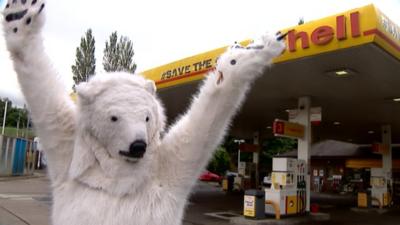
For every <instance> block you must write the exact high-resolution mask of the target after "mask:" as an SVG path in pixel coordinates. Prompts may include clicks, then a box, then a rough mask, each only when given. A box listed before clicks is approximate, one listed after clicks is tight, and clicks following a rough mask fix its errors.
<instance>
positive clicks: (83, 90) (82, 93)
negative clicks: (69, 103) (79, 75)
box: [76, 82, 92, 102]
mask: <svg viewBox="0 0 400 225" xmlns="http://www.w3.org/2000/svg"><path fill="white" fill-rule="evenodd" d="M76 93H77V94H78V97H79V99H80V100H82V101H83V102H91V101H92V98H91V97H90V88H89V84H88V83H87V82H81V83H80V84H78V85H77V86H76Z"/></svg>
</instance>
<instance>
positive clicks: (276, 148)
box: [262, 137, 297, 158]
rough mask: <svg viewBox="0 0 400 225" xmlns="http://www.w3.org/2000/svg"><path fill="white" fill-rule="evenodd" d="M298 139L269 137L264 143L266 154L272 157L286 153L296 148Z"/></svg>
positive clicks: (263, 147)
mask: <svg viewBox="0 0 400 225" xmlns="http://www.w3.org/2000/svg"><path fill="white" fill-rule="evenodd" d="M296 146H297V141H296V140H295V139H290V138H284V137H274V138H269V139H267V140H266V141H264V142H263V144H262V149H263V152H265V154H266V155H267V156H268V157H270V158H272V157H274V156H276V155H278V154H282V153H285V152H287V151H291V150H294V149H296Z"/></svg>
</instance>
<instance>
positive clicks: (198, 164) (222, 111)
mask: <svg viewBox="0 0 400 225" xmlns="http://www.w3.org/2000/svg"><path fill="white" fill-rule="evenodd" d="M279 37H280V36H275V35H265V36H263V37H262V38H261V39H260V40H259V41H258V42H256V43H253V44H251V45H250V46H248V47H242V46H240V45H234V46H232V47H230V48H229V49H228V50H227V52H225V53H224V54H223V55H222V56H221V57H220V58H219V60H218V62H217V67H216V70H215V71H214V72H213V73H210V74H209V75H208V76H207V78H206V79H205V81H204V83H203V85H202V87H201V88H200V91H199V93H198V94H197V96H196V97H195V98H194V99H193V101H192V104H191V106H190V108H189V110H188V111H187V113H186V114H184V115H183V116H182V118H181V119H180V120H179V121H178V122H177V123H176V124H175V125H173V126H172V127H171V129H170V130H169V131H168V133H167V134H166V135H165V137H164V139H163V140H162V144H161V146H162V148H167V150H166V151H165V155H164V157H163V159H162V162H161V166H162V169H161V173H162V174H165V175H164V176H163V177H166V178H168V179H165V182H166V183H167V184H169V185H170V186H171V187H176V188H180V187H182V188H183V189H182V191H184V190H185V189H186V190H189V188H188V187H190V186H191V185H193V184H194V183H195V181H196V179H197V177H198V176H199V174H200V173H201V171H202V169H203V168H204V167H205V165H206V163H207V162H208V160H209V159H210V157H211V156H212V153H213V152H214V150H215V149H216V147H217V146H218V145H219V144H220V142H221V141H222V139H223V137H224V135H225V134H226V131H227V129H228V127H229V124H230V122H231V120H232V118H233V116H234V115H235V113H236V112H237V111H238V109H239V107H240V106H241V104H242V102H243V100H244V99H245V96H246V94H247V92H248V90H249V89H250V86H251V83H252V82H253V81H254V80H255V79H256V78H257V77H259V76H260V75H262V74H263V72H264V69H265V68H266V67H267V66H268V65H270V64H271V61H272V59H273V58H274V57H276V56H278V55H280V54H281V53H282V52H283V50H284V48H285V45H284V43H283V42H282V41H279V40H277V39H279ZM168 155H169V156H168Z"/></svg>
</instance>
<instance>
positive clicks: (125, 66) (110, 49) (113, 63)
mask: <svg viewBox="0 0 400 225" xmlns="http://www.w3.org/2000/svg"><path fill="white" fill-rule="evenodd" d="M103 52H104V56H103V67H104V70H105V71H107V72H114V71H125V72H128V73H135V70H136V64H135V63H134V62H133V56H134V54H135V53H134V51H133V44H132V41H131V40H129V38H128V37H125V36H121V37H120V39H119V41H118V34H117V32H116V31H115V32H113V33H112V34H111V35H110V38H109V40H108V41H106V46H105V48H104V51H103Z"/></svg>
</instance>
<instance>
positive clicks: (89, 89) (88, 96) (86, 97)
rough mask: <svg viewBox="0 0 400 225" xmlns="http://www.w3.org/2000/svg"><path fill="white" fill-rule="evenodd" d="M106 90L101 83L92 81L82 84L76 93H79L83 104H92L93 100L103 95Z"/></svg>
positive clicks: (77, 87)
mask: <svg viewBox="0 0 400 225" xmlns="http://www.w3.org/2000/svg"><path fill="white" fill-rule="evenodd" d="M105 89H106V88H105V87H104V85H101V83H100V82H94V81H91V82H89V83H87V82H82V83H80V84H78V86H76V92H77V93H78V97H79V100H81V101H82V102H83V103H87V104H88V103H91V102H93V100H94V99H95V98H96V97H97V96H98V95H99V94H101V93H102V92H103V91H104V90H105Z"/></svg>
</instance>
